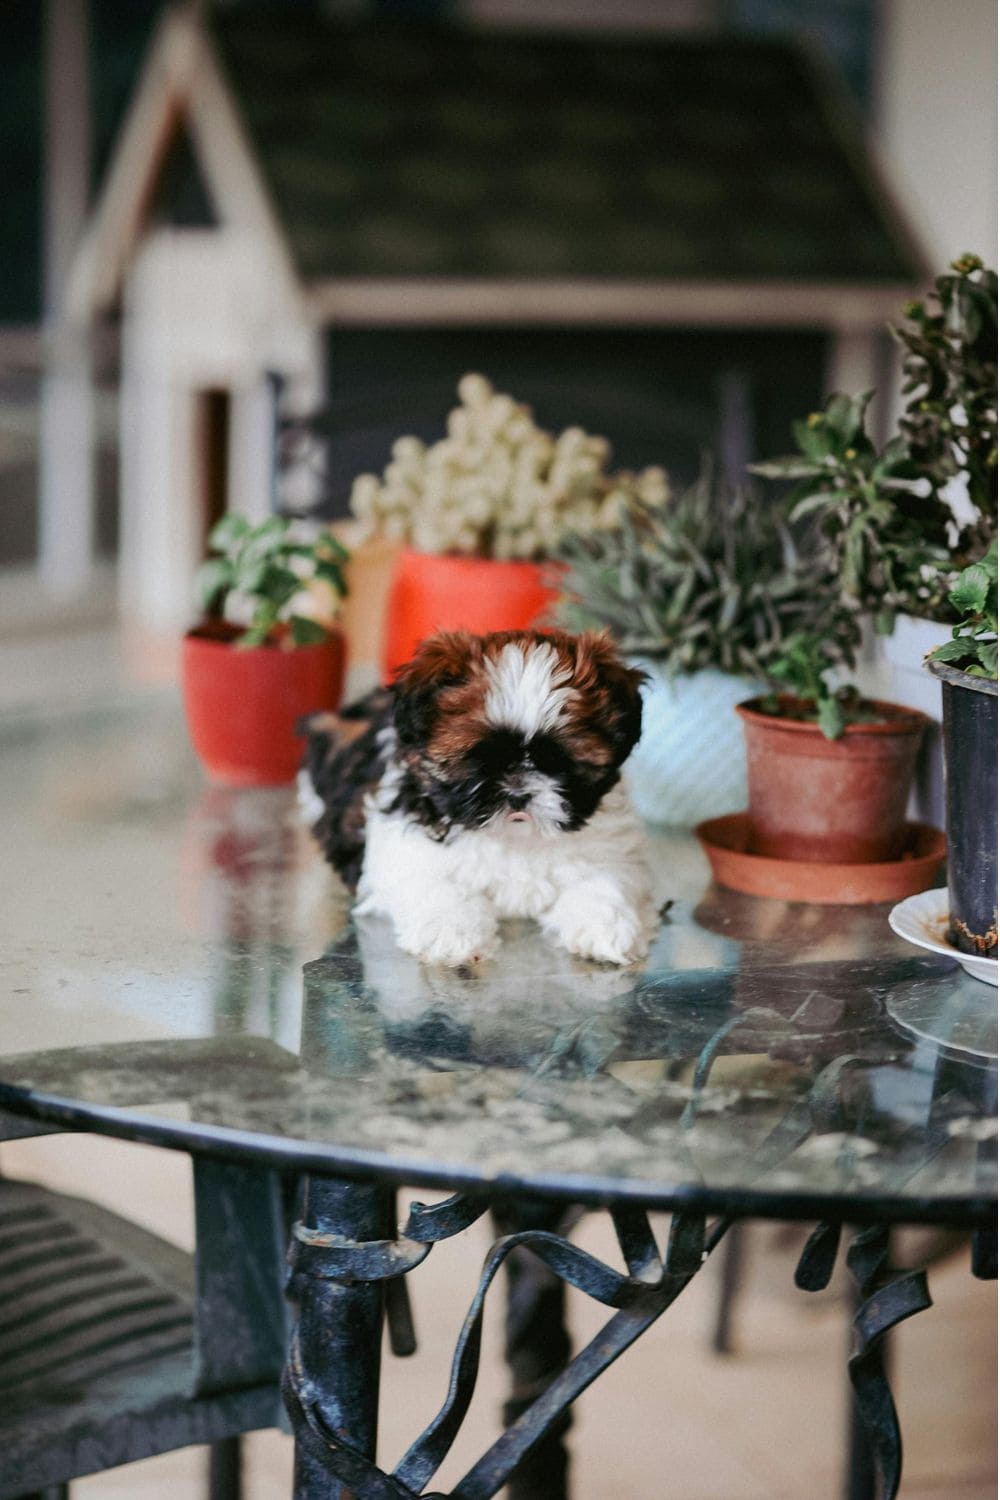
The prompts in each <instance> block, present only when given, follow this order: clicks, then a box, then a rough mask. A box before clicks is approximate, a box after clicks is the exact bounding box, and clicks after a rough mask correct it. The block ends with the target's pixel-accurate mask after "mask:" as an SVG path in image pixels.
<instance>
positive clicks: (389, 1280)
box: [284, 1177, 931, 1500]
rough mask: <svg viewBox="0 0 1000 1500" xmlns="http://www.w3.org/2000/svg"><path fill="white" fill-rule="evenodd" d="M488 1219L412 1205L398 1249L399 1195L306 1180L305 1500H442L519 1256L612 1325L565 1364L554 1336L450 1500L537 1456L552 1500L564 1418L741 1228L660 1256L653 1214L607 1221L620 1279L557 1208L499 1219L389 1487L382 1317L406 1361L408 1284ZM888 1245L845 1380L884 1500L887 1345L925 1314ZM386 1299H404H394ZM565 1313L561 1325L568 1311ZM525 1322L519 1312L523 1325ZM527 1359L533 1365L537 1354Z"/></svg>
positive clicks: (863, 1263)
mask: <svg viewBox="0 0 1000 1500" xmlns="http://www.w3.org/2000/svg"><path fill="white" fill-rule="evenodd" d="M489 1206H490V1205H489V1203H488V1202H487V1200H486V1199H484V1198H477V1197H466V1196H463V1195H460V1194H457V1195H455V1196H454V1197H452V1198H449V1199H446V1200H445V1201H444V1202H442V1203H439V1204H435V1205H433V1206H431V1207H426V1206H424V1205H423V1204H414V1205H413V1207H412V1210H411V1213H410V1216H409V1219H408V1220H407V1222H406V1224H405V1226H404V1227H403V1229H402V1232H401V1233H400V1234H399V1235H398V1236H396V1235H394V1234H393V1230H392V1196H391V1193H390V1192H389V1191H388V1190H387V1189H385V1188H384V1187H375V1186H370V1185H362V1184H352V1183H347V1182H339V1181H332V1180H329V1179H325V1178H321V1177H311V1178H309V1179H308V1180H307V1184H306V1190H305V1195H304V1213H303V1219H302V1221H300V1222H299V1223H297V1224H296V1225H295V1229H294V1232H293V1239H292V1248H291V1251H290V1263H291V1274H290V1283H289V1290H290V1295H291V1296H292V1299H293V1301H294V1302H296V1303H297V1305H298V1315H299V1316H298V1323H297V1327H296V1331H295V1335H294V1337H293V1342H292V1351H291V1356H290V1359H289V1362H288V1366H287V1369H286V1373H285V1381H284V1390H285V1399H286V1403H287V1405H288V1410H289V1415H290V1418H291V1422H292V1426H293V1430H294V1432H295V1438H296V1445H297V1454H298V1459H297V1465H296V1488H295V1497H296V1500H319V1497H320V1496H322V1497H324V1500H330V1497H335V1500H341V1497H347V1496H348V1495H350V1496H354V1497H356V1500H415V1497H417V1496H420V1495H424V1496H427V1497H428V1500H430V1497H437V1500H440V1497H439V1494H438V1492H437V1491H433V1490H431V1491H428V1490H427V1489H426V1488H425V1487H426V1486H427V1485H428V1484H429V1483H430V1482H431V1481H432V1479H433V1476H434V1474H435V1473H436V1472H437V1470H438V1469H439V1467H440V1465H441V1463H442V1462H443V1460H444V1458H445V1457H446V1455H447V1453H448V1451H449V1449H450V1448H451V1445H452V1443H453V1441H454V1438H455V1436H456V1434H457V1433H458V1431H459V1428H460V1427H461V1424H462V1422H463V1420H464V1418H465V1415H466V1412H467V1411H468V1408H469V1404H470V1402H471V1400H472V1396H473V1392H474V1390H475V1384H476V1377H477V1374H478V1366H479V1347H480V1336H481V1329H482V1316H483V1306H484V1302H485V1298H486V1294H487V1292H488V1290H489V1288H490V1286H491V1284H492V1282H493V1280H494V1278H495V1277H496V1275H497V1273H498V1271H499V1270H500V1268H501V1266H503V1265H504V1264H509V1263H510V1262H511V1260H512V1258H513V1257H514V1256H517V1257H521V1258H523V1257H525V1256H530V1257H532V1258H534V1259H535V1260H537V1261H538V1262H539V1263H540V1264H541V1265H542V1266H543V1267H544V1268H545V1271H546V1278H545V1279H546V1284H547V1285H548V1286H549V1287H550V1289H551V1288H552V1287H554V1286H559V1287H562V1286H565V1285H569V1286H573V1287H576V1288H577V1289H578V1290H580V1291H583V1292H585V1293H586V1294H587V1295H588V1296H590V1297H593V1298H595V1299H596V1300H597V1301H599V1302H602V1303H604V1304H605V1305H606V1306H608V1307H611V1308H614V1309H616V1311H615V1312H614V1314H613V1316H612V1317H611V1318H610V1319H609V1321H608V1322H607V1323H606V1324H605V1326H604V1327H603V1329H602V1330H601V1332H600V1333H599V1334H598V1335H597V1336H596V1338H594V1339H593V1340H591V1342H590V1343H589V1344H588V1345H587V1346H586V1347H585V1348H584V1349H582V1350H580V1352H579V1353H577V1354H576V1355H575V1356H574V1357H572V1358H567V1357H566V1356H567V1355H568V1352H569V1351H568V1346H562V1345H560V1344H559V1342H558V1337H557V1336H556V1341H555V1343H554V1344H553V1343H552V1341H551V1338H549V1335H551V1332H552V1330H551V1329H546V1330H543V1341H544V1340H548V1342H549V1344H550V1354H551V1356H552V1357H551V1358H550V1359H549V1361H548V1368H546V1369H543V1370H538V1371H537V1372H536V1374H537V1379H536V1389H535V1390H533V1391H523V1390H522V1391H521V1392H520V1396H521V1399H519V1400H517V1402H516V1406H514V1407H511V1408H508V1412H507V1416H508V1418H509V1419H510V1420H509V1425H508V1426H507V1428H506V1430H505V1431H504V1432H503V1433H502V1434H501V1436H500V1437H499V1438H498V1439H497V1440H496V1441H495V1442H494V1443H493V1444H492V1446H491V1447H490V1448H489V1449H488V1451H487V1452H486V1453H485V1454H484V1455H483V1456H482V1457H481V1458H480V1459H479V1461H478V1462H477V1463H475V1464H474V1465H473V1467H472V1468H471V1469H470V1470H469V1471H468V1473H466V1474H465V1475H464V1477H463V1478H461V1479H460V1480H459V1481H458V1483H457V1484H456V1485H455V1487H454V1488H453V1489H452V1490H451V1491H450V1494H451V1495H452V1496H453V1497H455V1500H489V1497H490V1496H492V1495H495V1494H496V1493H497V1492H498V1491H499V1490H500V1489H502V1488H503V1486H504V1485H505V1484H507V1483H508V1482H509V1481H510V1480H511V1478H512V1477H513V1476H514V1475H515V1474H516V1472H517V1471H518V1469H519V1467H521V1466H525V1465H526V1462H527V1461H528V1460H529V1456H530V1455H531V1454H533V1453H535V1452H537V1451H538V1449H539V1446H540V1445H542V1444H548V1451H549V1455H550V1460H551V1462H553V1463H554V1464H555V1471H554V1472H553V1471H551V1470H550V1478H549V1480H548V1484H549V1493H550V1494H551V1495H553V1496H556V1495H558V1494H559V1493H560V1487H561V1485H562V1482H563V1478H562V1476H563V1471H564V1458H563V1457H562V1456H561V1455H562V1449H561V1434H562V1432H564V1431H565V1428H566V1427H567V1425H568V1409H569V1407H570V1405H571V1404H572V1402H573V1401H574V1400H575V1399H576V1397H577V1396H579V1395H580V1394H581V1392H583V1391H584V1390H585V1389H586V1388H587V1387H588V1386H589V1385H590V1384H591V1383H592V1382H593V1381H594V1380H595V1379H596V1378H597V1376H598V1375H600V1374H601V1373H602V1372H603V1371H604V1370H605V1369H607V1368H608V1366H609V1365H611V1364H612V1363H613V1362H614V1361H615V1360H616V1359H617V1358H618V1357H619V1355H621V1354H622V1353H624V1351H625V1350H626V1349H627V1348H628V1347H629V1346H630V1345H631V1344H633V1343H634V1342H635V1340H636V1339H638V1338H639V1337H640V1335H641V1334H642V1333H644V1332H645V1330H646V1329H647V1328H649V1327H650V1326H651V1325H652V1324H653V1323H654V1322H655V1321H656V1320H657V1319H658V1318H659V1317H660V1316H661V1314H662V1313H664V1312H665V1311H666V1309H667V1308H668V1307H669V1306H670V1305H671V1303H672V1302H673V1301H674V1300H675V1298H676V1297H677V1296H678V1295H679V1294H680V1293H681V1292H682V1291H683V1290H684V1288H685V1287H686V1286H687V1285H688V1283H689V1282H690V1281H691V1280H692V1279H693V1277H694V1276H695V1275H696V1274H697V1272H698V1271H699V1270H700V1268H701V1266H702V1264H703V1263H704V1261H705V1260H706V1259H707V1257H708V1255H709V1254H710V1252H711V1251H712V1250H713V1249H714V1248H715V1246H716V1245H717V1244H718V1243H719V1242H720V1240H721V1239H722V1237H723V1235H724V1234H725V1232H726V1230H727V1229H728V1228H729V1227H730V1224H731V1223H732V1221H731V1220H729V1219H720V1220H718V1221H717V1222H715V1223H714V1224H713V1225H711V1226H710V1227H709V1226H707V1225H706V1221H705V1219H704V1217H703V1216H702V1215H700V1214H693V1213H675V1214H674V1216H673V1218H672V1220H671V1226H670V1233H669V1238H668V1242H667V1246H666V1249H665V1252H664V1253H663V1254H662V1255H661V1253H660V1251H659V1248H658V1246H657V1244H656V1240H655V1238H654V1235H653V1231H652V1228H651V1226H650V1223H649V1219H648V1216H647V1215H646V1213H645V1212H644V1211H642V1210H641V1209H637V1208H633V1207H615V1208H611V1209H610V1210H609V1212H610V1214H611V1217H612V1220H613V1223H614V1227H615V1231H616V1234H617V1237H618V1242H619V1245H620V1246H621V1249H622V1254H623V1257H624V1260H625V1264H626V1266H627V1268H628V1270H627V1273H626V1274H623V1273H622V1272H620V1271H616V1270H614V1269H613V1268H612V1267H610V1266H608V1265H606V1264H604V1262H602V1261H600V1260H598V1259H597V1258H596V1257H594V1256H592V1255H590V1254H589V1253H588V1252H586V1251H584V1250H582V1249H580V1248H579V1247H577V1246H575V1245H573V1244H572V1243H571V1242H570V1241H569V1240H568V1239H567V1238H565V1236H564V1235H562V1234H560V1233H557V1232H554V1230H553V1229H552V1228H547V1227H541V1226H542V1225H543V1224H544V1223H546V1222H548V1223H558V1221H559V1219H560V1217H562V1216H563V1214H564V1212H565V1211H564V1210H560V1209H557V1207H556V1206H554V1205H552V1204H551V1203H548V1204H539V1205H537V1208H536V1215H535V1217H536V1221H537V1222H536V1226H534V1227H529V1228H520V1229H516V1230H510V1225H511V1224H512V1222H521V1223H523V1215H524V1213H525V1212H526V1211H527V1210H526V1207H525V1205H524V1204H520V1205H514V1206H513V1207H511V1206H510V1205H507V1206H504V1207H501V1208H500V1209H499V1210H498V1211H495V1212H496V1220H497V1223H498V1227H499V1228H501V1229H508V1231H509V1232H506V1233H502V1234H501V1237H500V1238H499V1239H498V1240H497V1241H496V1243H495V1244H494V1245H493V1246H492V1248H491V1250H490V1252H489V1254H488V1256H487V1258H486V1262H485V1265H484V1267H483V1272H482V1276H481V1278H480V1283H479V1287H478V1290H477V1292H476V1295H475V1297H474V1298H473V1301H472V1304H471V1306H470V1308H469V1311H468V1313H467V1315H466V1318H465V1322H464V1324H463V1326H462V1330H461V1333H460V1335H459V1339H458V1344H457V1346H456V1350H455V1355H454V1360H453V1363H452V1370H451V1378H450V1382H449V1385H448V1390H447V1393H446V1395H445V1398H444V1401H443V1403H442V1406H441V1408H440V1410H439V1412H438V1414H437V1416H436V1417H435V1418H434V1419H433V1421H432V1422H431V1423H430V1425H429V1426H428V1427H427V1428H426V1429H425V1431H424V1432H423V1433H422V1434H421V1435H420V1436H419V1437H418V1438H417V1439H416V1441H415V1442H414V1443H413V1444H412V1446H411V1447H410V1449H409V1451H408V1452H407V1453H406V1454H405V1455H404V1456H403V1458H402V1459H401V1460H400V1462H399V1463H398V1464H397V1465H396V1467H395V1469H394V1470H393V1472H392V1473H391V1474H389V1473H386V1472H385V1471H384V1470H382V1469H380V1468H378V1467H377V1465H376V1464H375V1461H374V1460H375V1434H376V1420H377V1403H378V1379H379V1350H380V1343H381V1326H382V1319H383V1315H384V1313H385V1311H386V1309H387V1307H388V1312H389V1323H390V1336H391V1340H392V1345H393V1348H394V1350H395V1351H396V1352H402V1353H406V1352H410V1351H411V1350H412V1348H413V1338H412V1325H411V1324H410V1322H409V1310H408V1306H407V1304H406V1299H405V1296H400V1290H405V1289H404V1288H402V1284H401V1281H400V1278H402V1277H404V1276H405V1275H406V1274H407V1273H408V1272H409V1271H411V1270H413V1269H414V1268H415V1267H416V1266H417V1265H419V1264H420V1263H421V1262H422V1261H423V1260H424V1259H426V1257H427V1255H428V1254H429V1253H430V1250H431V1248H432V1246H433V1244H434V1243H435V1242H436V1241H437V1240H441V1239H445V1238H447V1237H449V1236H451V1235H452V1234H455V1233H458V1232H459V1231H461V1230H462V1229H465V1228H467V1227H468V1226H469V1225H470V1224H471V1223H473V1222H474V1221H475V1220H476V1219H478V1218H479V1217H480V1216H481V1215H482V1214H484V1213H485V1212H486V1211H487V1209H488V1208H489ZM840 1238H841V1227H840V1226H839V1225H836V1224H821V1225H820V1226H819V1227H818V1228H817V1229H816V1230H815V1231H814V1232H813V1234H812V1235H811V1237H810V1239H809V1241H808V1243H807V1244H806V1247H805V1249H804V1251H803V1253H802V1256H801V1259H800V1261H799V1265H798V1268H797V1271H796V1275H795V1280H796V1284H797V1285H798V1286H799V1287H800V1288H801V1289H803V1290H807V1291H817V1290H820V1289H821V1288H823V1287H825V1286H826V1285H827V1284H828V1282H829V1280H830V1276H831V1274H832V1272H833V1268H834V1265H835V1262H836V1258H837V1254H838V1249H839V1244H840ZM888 1245H889V1229H888V1227H882V1226H875V1227H870V1228H866V1229H863V1230H861V1231H860V1232H858V1233H857V1234H856V1235H855V1236H854V1238H853V1240H852V1243H851V1245H850V1247H849V1249H848V1252H847V1264H848V1267H849V1269H850V1271H851V1273H852V1275H853V1276H854V1278H855V1280H856V1282H857V1284H858V1289H859V1305H858V1310H857V1314H856V1316H855V1319H854V1329H855V1347H854V1350H853V1352H852V1354H851V1356H850V1359H849V1361H848V1366H849V1371H850V1376H851V1382H852V1384H853V1387H854V1392H855V1397H856V1403H857V1407H856V1409H857V1414H858V1417H859V1419H860V1421H861V1423H862V1424H863V1426H864V1430H865V1432H866V1433H867V1436H868V1439H869V1443H870V1445H871V1450H872V1453H873V1455H874V1458H875V1461H876V1464H877V1468H878V1472H879V1482H880V1489H879V1494H880V1497H881V1500H893V1497H894V1496H895V1495H896V1493H897V1490H898V1488H899V1483H900V1475H901V1467H902V1442H901V1437H900V1431H899V1423H898V1420H897V1417H896V1410H895V1405H894V1403H893V1399H892V1394H891V1392H890V1389H889V1384H888V1380H887V1378H886V1373H885V1364H884V1360H883V1357H882V1343H883V1340H884V1338H885V1336H886V1335H887V1333H888V1332H889V1330H890V1329H891V1328H893V1327H895V1326H896V1325H897V1324H898V1323H900V1322H902V1321H903V1320H904V1319H906V1318H909V1317H911V1316H912V1315H913V1314H914V1313H917V1312H920V1311H922V1310H923V1309H924V1308H926V1307H929V1306H930V1301H931V1299H930V1294H929V1292H928V1290H927V1279H926V1275H925V1273H924V1272H923V1271H903V1272H897V1271H893V1270H891V1269H890V1267H889V1263H888ZM390 1287H394V1288H395V1289H396V1290H395V1291H394V1293H393V1295H392V1296H387V1295H386V1293H387V1291H388V1289H389V1288H390ZM557 1305H558V1310H559V1312H560V1313H561V1299H560V1298H557ZM516 1309H517V1303H516V1297H515V1300H514V1304H513V1312H512V1316H513V1318H514V1320H515V1322H516V1319H517V1310H516ZM508 1332H509V1334H510V1323H509V1324H508ZM508 1344H510V1337H509V1338H508ZM531 1358H534V1359H535V1360H536V1361H537V1359H538V1352H537V1350H536V1351H535V1353H534V1355H530V1356H529V1359H531ZM515 1376H516V1372H515ZM537 1387H540V1388H537ZM553 1455H554V1457H553ZM539 1469H541V1465H539ZM521 1472H522V1474H524V1472H525V1471H524V1468H521ZM525 1493H527V1485H525ZM535 1493H539V1494H541V1493H543V1491H542V1490H536V1491H535Z"/></svg>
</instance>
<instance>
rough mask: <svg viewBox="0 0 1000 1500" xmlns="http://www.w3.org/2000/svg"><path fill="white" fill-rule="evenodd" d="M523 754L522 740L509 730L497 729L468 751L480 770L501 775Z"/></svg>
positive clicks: (514, 764) (515, 763)
mask: <svg viewBox="0 0 1000 1500" xmlns="http://www.w3.org/2000/svg"><path fill="white" fill-rule="evenodd" d="M523 755H524V741H523V740H522V739H521V736H520V735H518V734H514V733H512V732H511V731H510V730H506V729H497V730H495V731H494V732H493V733H492V734H488V735H487V736H486V737H485V739H482V740H480V741H479V743H478V744H477V745H474V746H473V747H472V749H471V750H470V751H469V759H470V760H471V761H472V763H473V764H474V765H475V766H476V767H477V768H478V769H480V770H482V771H487V772H491V773H492V774H493V775H502V774H503V773H504V772H505V771H509V770H511V769H512V768H513V767H514V766H516V765H517V764H518V762H519V761H520V760H521V757H522V756H523Z"/></svg>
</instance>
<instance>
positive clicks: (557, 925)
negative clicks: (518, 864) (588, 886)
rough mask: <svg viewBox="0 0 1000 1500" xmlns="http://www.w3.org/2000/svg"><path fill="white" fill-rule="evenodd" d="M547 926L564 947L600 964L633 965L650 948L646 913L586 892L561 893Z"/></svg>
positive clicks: (560, 945) (579, 956)
mask: <svg viewBox="0 0 1000 1500" xmlns="http://www.w3.org/2000/svg"><path fill="white" fill-rule="evenodd" d="M545 929H546V931H547V932H548V933H549V935H550V936H551V937H552V939H553V941H554V942H556V943H557V944H558V945H559V947H560V948H566V949H568V950H569V952H570V953H573V954H575V955H576V956H577V957H578V958H593V959H597V960H598V962H600V963H607V964H631V963H635V962H636V960H637V959H640V958H644V957H645V955H646V953H647V952H648V951H649V944H650V931H649V923H648V922H647V921H645V920H644V914H643V912H641V911H637V910H636V909H635V908H634V907H631V906H627V905H625V904H624V903H622V902H621V901H617V902H616V901H609V900H607V899H606V898H604V899H601V898H600V897H598V896H596V895H594V894H591V893H590V892H586V891H567V892H566V893H565V894H564V895H562V896H560V898H559V900H558V901H557V902H556V904H555V905H554V906H553V908H552V910H551V911H550V912H549V914H548V916H547V918H546V920H545Z"/></svg>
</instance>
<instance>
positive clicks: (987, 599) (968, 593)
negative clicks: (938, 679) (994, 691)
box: [927, 540, 997, 682]
mask: <svg viewBox="0 0 1000 1500" xmlns="http://www.w3.org/2000/svg"><path fill="white" fill-rule="evenodd" d="M948 597H949V599H950V600H951V602H952V604H953V605H954V607H955V609H956V611H957V613H958V614H959V615H960V617H961V618H960V620H959V622H958V624H957V625H955V626H954V627H953V629H952V632H951V640H950V641H945V642H944V644H943V645H941V646H938V647H937V648H936V649H935V650H934V651H931V652H930V653H929V655H928V658H927V659H928V661H940V662H945V663H946V664H947V665H948V666H950V667H957V668H958V670H959V671H960V672H966V673H967V674H968V675H969V676H970V677H986V678H989V679H991V680H992V681H993V682H996V680H997V544H996V541H995V540H994V541H993V542H991V544H990V546H989V548H988V550H987V552H986V554H985V556H983V557H982V558H980V560H979V561H978V562H974V563H970V564H969V566H968V567H967V568H963V570H962V572H961V573H960V574H959V577H958V582H957V583H956V584H955V587H954V588H953V589H952V590H951V593H950V594H949V596H948Z"/></svg>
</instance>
